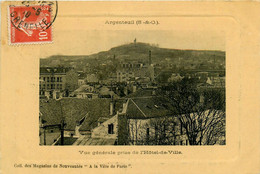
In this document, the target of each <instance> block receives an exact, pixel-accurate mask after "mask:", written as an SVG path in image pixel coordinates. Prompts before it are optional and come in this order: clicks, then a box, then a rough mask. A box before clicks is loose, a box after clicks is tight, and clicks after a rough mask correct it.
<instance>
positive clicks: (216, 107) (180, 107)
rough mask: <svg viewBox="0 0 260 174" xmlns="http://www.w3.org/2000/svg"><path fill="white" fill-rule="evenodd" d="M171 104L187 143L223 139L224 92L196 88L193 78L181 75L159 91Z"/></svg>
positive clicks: (223, 140)
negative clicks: (181, 77) (181, 78)
mask: <svg viewBox="0 0 260 174" xmlns="http://www.w3.org/2000/svg"><path fill="white" fill-rule="evenodd" d="M161 92H162V93H163V94H164V95H165V96H166V97H167V98H168V99H169V102H170V103H171V104H172V105H173V106H174V110H173V113H176V115H177V117H178V119H179V122H180V124H181V125H182V127H183V129H184V131H183V133H184V134H185V135H186V137H187V139H188V141H189V144H190V145H213V144H216V143H218V144H221V143H223V142H225V91H224V90H222V89H198V88H197V82H196V80H195V79H187V78H184V79H183V80H182V81H180V82H175V83H173V84H170V85H169V86H168V87H167V89H166V90H162V91H161Z"/></svg>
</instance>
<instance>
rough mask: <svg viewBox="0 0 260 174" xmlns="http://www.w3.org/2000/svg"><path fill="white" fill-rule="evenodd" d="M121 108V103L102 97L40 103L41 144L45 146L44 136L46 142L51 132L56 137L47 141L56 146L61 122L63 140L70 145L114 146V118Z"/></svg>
mask: <svg viewBox="0 0 260 174" xmlns="http://www.w3.org/2000/svg"><path fill="white" fill-rule="evenodd" d="M121 107H122V101H121V100H118V101H111V99H103V98H102V99H101V98H97V99H92V100H89V99H78V98H62V99H60V100H49V101H48V102H45V101H40V112H41V114H40V122H41V123H40V125H41V127H42V129H41V130H40V132H41V136H40V142H41V145H43V144H44V137H45V138H47V139H48V140H49V139H51V138H52V136H54V134H52V133H56V134H55V135H56V137H54V138H53V139H52V140H50V142H51V144H52V143H54V141H57V143H59V141H60V140H59V139H60V135H61V124H62V123H64V125H65V126H64V138H66V139H67V141H68V142H72V143H73V145H97V144H100V145H109V144H111V145H114V144H116V142H117V132H118V131H117V120H118V119H117V118H118V114H119V113H120V112H121V111H122V109H120V108H121ZM116 111H118V112H116ZM69 137H71V138H69ZM72 138H73V139H72ZM72 140H73V141H72ZM74 140H75V141H74ZM87 140H88V141H87ZM92 140H93V141H92ZM91 142H92V143H91ZM51 144H50V143H49V144H47V145H51ZM70 145H72V144H70Z"/></svg>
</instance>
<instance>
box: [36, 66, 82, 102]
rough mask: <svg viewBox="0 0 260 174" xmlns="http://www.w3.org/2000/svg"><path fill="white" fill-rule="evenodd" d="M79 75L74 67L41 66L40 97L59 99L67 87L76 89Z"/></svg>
mask: <svg viewBox="0 0 260 174" xmlns="http://www.w3.org/2000/svg"><path fill="white" fill-rule="evenodd" d="M77 76H78V75H77V73H76V72H74V70H73V69H72V68H64V67H41V68H40V77H39V81H40V82H39V88H40V89H39V90H40V97H47V98H55V99H57V98H60V97H61V96H62V95H63V94H64V91H65V90H66V89H71V90H73V89H74V88H75V89H76V87H77V84H78V79H77ZM75 89H74V90H75Z"/></svg>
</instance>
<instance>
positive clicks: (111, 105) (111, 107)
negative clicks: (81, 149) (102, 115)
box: [110, 101, 115, 115]
mask: <svg viewBox="0 0 260 174" xmlns="http://www.w3.org/2000/svg"><path fill="white" fill-rule="evenodd" d="M114 110H115V109H114V102H113V101H111V102H110V115H114Z"/></svg>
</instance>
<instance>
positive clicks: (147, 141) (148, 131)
mask: <svg viewBox="0 0 260 174" xmlns="http://www.w3.org/2000/svg"><path fill="white" fill-rule="evenodd" d="M149 139H150V129H149V127H148V128H146V143H147V144H149Z"/></svg>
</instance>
